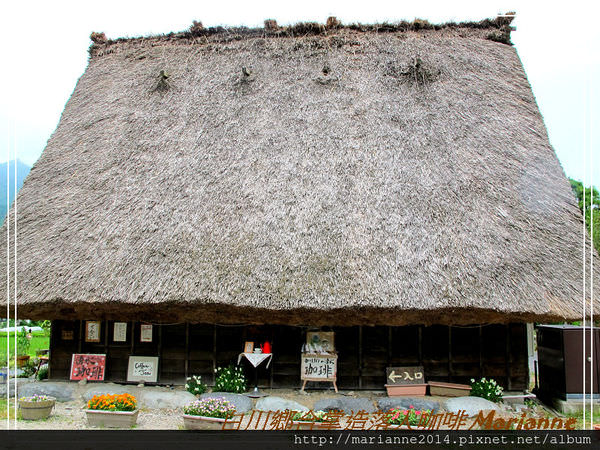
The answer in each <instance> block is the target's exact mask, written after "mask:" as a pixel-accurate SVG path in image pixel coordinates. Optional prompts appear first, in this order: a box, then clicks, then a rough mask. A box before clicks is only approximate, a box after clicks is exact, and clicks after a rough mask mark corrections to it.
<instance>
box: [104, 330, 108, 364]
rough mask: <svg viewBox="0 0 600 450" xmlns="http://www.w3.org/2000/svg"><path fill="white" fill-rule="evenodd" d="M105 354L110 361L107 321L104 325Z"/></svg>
mask: <svg viewBox="0 0 600 450" xmlns="http://www.w3.org/2000/svg"><path fill="white" fill-rule="evenodd" d="M104 353H105V354H106V358H107V359H108V320H105V324H104Z"/></svg>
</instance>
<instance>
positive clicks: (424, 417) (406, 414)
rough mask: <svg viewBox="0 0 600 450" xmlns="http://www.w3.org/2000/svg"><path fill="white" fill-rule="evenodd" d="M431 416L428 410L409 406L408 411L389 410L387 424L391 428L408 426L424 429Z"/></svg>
mask: <svg viewBox="0 0 600 450" xmlns="http://www.w3.org/2000/svg"><path fill="white" fill-rule="evenodd" d="M430 416H431V410H430V409H421V410H419V409H415V407H414V406H413V405H410V406H409V407H408V409H396V408H394V409H391V410H390V411H389V416H388V423H389V424H390V425H392V426H394V425H398V426H402V425H408V426H411V427H425V426H426V425H427V422H429V417H430Z"/></svg>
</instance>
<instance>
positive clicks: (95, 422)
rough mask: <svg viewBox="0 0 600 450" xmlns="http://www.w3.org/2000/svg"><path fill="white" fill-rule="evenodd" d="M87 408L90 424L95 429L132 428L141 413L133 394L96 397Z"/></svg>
mask: <svg viewBox="0 0 600 450" xmlns="http://www.w3.org/2000/svg"><path fill="white" fill-rule="evenodd" d="M87 407H88V409H87V410H86V412H85V413H86V416H87V420H88V424H89V425H90V426H93V427H110V428H131V427H132V426H133V425H135V423H136V421H137V416H138V413H139V412H140V411H139V409H137V400H136V398H135V397H134V396H133V395H131V394H120V395H111V394H104V395H94V397H92V399H91V400H90V401H89V402H88V404H87Z"/></svg>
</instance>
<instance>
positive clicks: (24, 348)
mask: <svg viewBox="0 0 600 450" xmlns="http://www.w3.org/2000/svg"><path fill="white" fill-rule="evenodd" d="M30 345H31V342H30V340H29V339H28V338H27V331H25V327H23V328H22V329H21V331H20V332H19V333H18V335H17V354H18V355H19V356H24V355H28V354H29V346H30Z"/></svg>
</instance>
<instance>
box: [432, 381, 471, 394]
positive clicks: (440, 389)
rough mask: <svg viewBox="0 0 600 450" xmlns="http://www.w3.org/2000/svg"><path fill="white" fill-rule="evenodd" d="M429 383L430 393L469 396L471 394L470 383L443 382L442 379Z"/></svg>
mask: <svg viewBox="0 0 600 450" xmlns="http://www.w3.org/2000/svg"><path fill="white" fill-rule="evenodd" d="M428 384H429V395H439V396H441V397H468V396H469V395H470V394H471V386H469V385H468V384H455V383H442V382H440V381H430V382H429V383H428Z"/></svg>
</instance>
